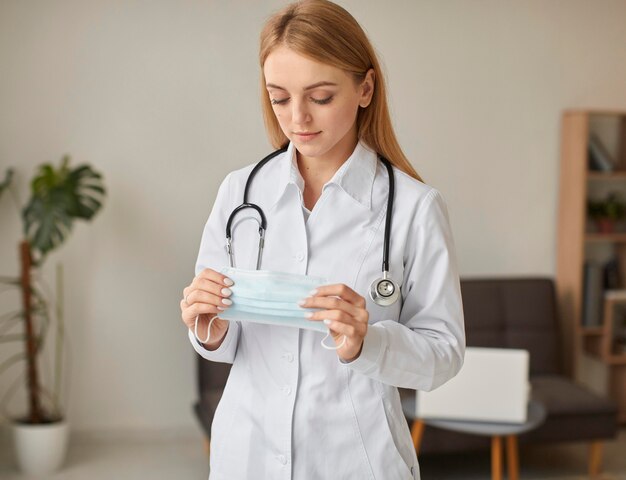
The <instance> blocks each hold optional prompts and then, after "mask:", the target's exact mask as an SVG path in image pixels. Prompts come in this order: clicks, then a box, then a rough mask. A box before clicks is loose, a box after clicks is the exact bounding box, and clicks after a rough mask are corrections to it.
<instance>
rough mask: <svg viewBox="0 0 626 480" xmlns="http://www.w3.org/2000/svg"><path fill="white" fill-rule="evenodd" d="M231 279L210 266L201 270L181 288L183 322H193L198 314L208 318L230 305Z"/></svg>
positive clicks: (187, 323) (192, 323)
mask: <svg viewBox="0 0 626 480" xmlns="http://www.w3.org/2000/svg"><path fill="white" fill-rule="evenodd" d="M230 285H233V281H232V280H230V279H229V278H228V277H226V276H224V275H222V274H221V273H218V272H216V271H215V270H212V269H210V268H206V269H204V270H202V271H201V272H200V273H199V274H198V275H196V277H195V278H194V279H193V281H192V282H191V284H190V285H189V286H187V287H185V288H184V289H183V299H182V300H181V301H180V309H181V312H182V319H183V322H184V323H185V324H186V325H187V326H188V327H189V326H193V325H194V324H195V318H196V316H198V315H202V316H203V317H204V316H208V317H209V318H211V317H213V316H215V314H219V313H220V312H222V311H223V310H225V309H226V308H228V307H229V306H230V305H232V301H231V300H230V299H228V297H229V296H230V295H231V294H232V291H231V290H230V288H228V287H229V286H230Z"/></svg>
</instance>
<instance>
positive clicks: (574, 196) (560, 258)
mask: <svg viewBox="0 0 626 480" xmlns="http://www.w3.org/2000/svg"><path fill="white" fill-rule="evenodd" d="M560 155H561V161H560V162H561V163H560V183H559V210H558V212H559V214H558V233H557V269H556V270H557V273H556V288H557V293H558V298H559V312H560V315H561V321H562V330H563V332H564V336H565V338H564V345H565V346H566V349H567V351H566V359H565V361H566V365H567V367H568V371H569V373H570V375H571V376H572V377H573V378H574V379H575V380H578V381H582V377H583V375H582V374H583V371H582V366H581V360H583V356H584V355H590V356H593V357H595V358H596V359H598V360H599V361H601V362H602V363H603V364H604V366H605V367H604V368H606V372H607V375H606V378H607V394H608V395H610V396H611V397H612V398H613V399H614V400H615V401H616V403H617V404H618V408H619V419H620V421H621V422H624V423H626V353H622V351H621V348H623V347H622V345H623V341H624V340H623V338H624V329H626V231H622V230H623V228H619V226H618V227H617V228H618V230H617V231H615V232H613V233H600V232H593V231H592V232H589V231H587V225H588V224H589V223H590V222H591V219H590V218H589V216H588V201H589V200H595V199H596V198H597V199H599V198H602V197H605V196H606V194H607V192H609V191H618V192H619V193H623V195H622V198H626V182H624V181H625V180H626V111H617V110H593V109H591V110H580V109H575V110H566V111H565V112H563V114H562V117H561V148H560ZM592 168H593V169H592ZM596 169H597V170H596ZM608 260H612V263H611V270H609V269H608V262H607V261H608ZM592 264H594V265H592ZM592 286H593V287H595V288H591V287H592ZM609 288H610V290H609ZM616 345H619V349H616V348H618V347H616Z"/></svg>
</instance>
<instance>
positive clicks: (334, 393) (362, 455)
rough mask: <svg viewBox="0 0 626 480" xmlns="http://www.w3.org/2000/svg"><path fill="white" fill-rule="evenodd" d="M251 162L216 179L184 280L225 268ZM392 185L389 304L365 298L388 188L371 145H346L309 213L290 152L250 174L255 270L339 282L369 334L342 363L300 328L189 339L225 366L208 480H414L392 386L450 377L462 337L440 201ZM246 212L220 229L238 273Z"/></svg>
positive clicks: (405, 178)
mask: <svg viewBox="0 0 626 480" xmlns="http://www.w3.org/2000/svg"><path fill="white" fill-rule="evenodd" d="M253 166H254V164H251V165H248V166H247V167H244V168H241V169H239V170H236V171H233V172H231V173H230V174H228V175H227V176H226V178H225V179H224V181H223V182H222V184H221V186H220V188H219V191H218V194H217V198H216V200H215V204H214V206H213V210H212V211H211V214H210V216H209V219H208V221H207V223H206V226H205V228H204V231H203V234H202V241H201V244H200V251H199V255H198V259H197V263H196V268H195V272H196V274H198V273H199V272H200V271H201V270H202V269H204V268H206V267H210V268H213V269H215V270H219V269H220V268H221V267H223V266H227V265H228V256H227V254H226V250H225V243H226V241H225V227H226V221H227V219H228V216H229V214H230V213H231V211H232V210H233V209H234V208H235V207H237V206H238V205H240V204H241V203H242V201H243V191H244V185H245V182H246V179H247V178H248V174H249V173H250V171H251V170H252V167H253ZM394 176H395V182H396V185H395V188H396V193H395V204H394V210H393V219H392V227H391V237H390V256H389V258H390V260H389V261H390V275H391V277H392V278H394V279H396V280H397V281H398V282H401V288H402V295H401V298H400V299H399V300H398V301H397V302H396V303H395V304H394V305H392V306H389V307H380V306H378V305H376V304H375V303H374V302H373V301H372V300H371V299H370V297H369V294H368V291H369V288H370V284H371V283H372V281H373V280H374V279H376V278H379V277H380V276H381V265H382V252H383V233H384V226H385V213H386V206H387V194H388V185H389V184H388V177H387V170H386V168H385V167H384V165H382V163H380V162H379V161H377V156H376V154H375V153H374V152H373V151H372V150H370V149H369V148H368V147H367V146H366V145H365V144H364V143H363V142H359V143H358V144H357V146H356V148H355V150H354V152H353V153H352V155H351V156H350V158H349V159H348V160H347V161H346V162H345V163H344V164H343V165H342V166H341V167H340V168H339V170H338V171H337V172H336V173H335V175H334V176H333V178H332V179H331V180H330V181H329V182H328V183H327V184H326V185H324V188H323V189H322V194H321V197H320V198H319V200H318V201H317V203H316V204H315V206H314V208H313V210H312V212H310V215H308V213H309V212H308V211H307V210H306V209H305V208H304V203H303V196H302V192H303V190H304V181H303V179H302V176H301V175H300V172H299V170H298V167H297V163H296V157H295V147H294V145H293V143H290V144H289V147H288V149H287V151H286V152H285V153H282V154H280V155H278V156H277V157H275V158H273V159H272V160H270V161H269V163H267V164H266V165H265V166H264V167H263V168H262V169H261V170H260V171H259V172H258V173H257V174H256V176H255V177H254V180H253V181H252V186H251V188H250V193H249V201H252V202H255V203H257V204H258V205H259V206H260V207H261V208H262V209H263V210H264V212H265V215H266V216H267V232H266V237H265V250H264V252H263V257H262V264H261V269H263V270H276V271H283V272H291V273H298V274H309V275H319V276H323V277H326V278H327V279H328V282H329V284H331V283H345V284H346V285H348V286H349V287H351V288H352V289H354V290H355V291H356V292H358V293H359V294H360V295H362V296H363V297H365V299H366V301H367V310H368V312H369V327H368V332H367V335H366V337H365V341H364V344H363V349H362V352H361V354H360V356H359V357H358V358H357V359H356V360H354V361H352V362H349V363H344V362H342V361H341V360H340V359H339V357H338V356H337V354H336V353H335V352H334V351H329V350H325V349H324V348H322V347H321V345H320V340H321V339H322V338H323V337H324V334H322V333H319V332H315V331H311V330H300V329H297V328H293V327H284V326H274V325H264V324H256V323H250V322H231V324H230V327H229V330H228V333H227V335H226V338H225V339H224V342H223V343H222V345H221V346H220V347H219V348H218V349H217V350H215V351H208V350H206V349H204V348H203V347H202V346H201V344H199V343H198V342H197V341H196V339H195V338H194V336H193V333H192V332H191V330H190V331H189V339H190V341H191V343H192V345H193V347H194V349H195V350H196V351H197V352H198V353H199V354H200V355H201V356H202V357H204V358H206V359H207V360H210V361H216V362H227V363H232V364H233V366H232V369H231V373H230V377H229V379H228V382H227V384H226V387H225V389H224V394H223V396H222V399H221V401H220V403H219V405H218V407H217V411H216V412H215V418H214V420H213V425H212V428H211V458H210V470H211V473H210V479H212V480H238V479H255V480H256V479H271V480H280V479H295V480H317V479H342V480H345V479H355V480H357V479H358V480H361V479H384V480H386V479H393V480H396V479H417V478H419V468H418V463H417V458H416V454H415V450H414V448H413V445H412V441H411V437H410V432H409V429H408V426H407V422H406V420H405V417H404V415H403V413H402V408H401V404H400V397H399V395H398V390H397V388H396V387H405V388H412V389H420V390H431V389H433V388H436V387H437V386H439V385H441V384H443V383H444V382H446V381H447V380H449V379H450V378H452V377H453V376H454V375H455V374H456V373H457V372H458V371H459V369H460V368H461V365H462V363H463V356H464V351H465V331H464V323H463V309H462V301H461V292H460V285H459V275H458V267H457V260H456V253H455V247H454V241H453V237H452V231H451V229H450V224H449V219H448V213H447V207H446V204H445V201H444V198H443V197H442V195H441V194H440V193H439V191H437V190H436V189H434V188H432V187H430V186H428V185H425V184H423V183H421V182H419V181H417V180H415V179H414V178H412V177H410V176H409V175H407V174H405V173H403V172H402V171H400V170H398V169H396V168H395V167H394ZM250 212H252V213H250ZM254 215H256V214H255V213H254V212H253V211H252V210H250V209H247V210H244V211H243V212H240V213H239V215H238V217H237V219H236V220H235V221H234V222H233V248H234V256H235V266H236V267H239V268H247V269H254V268H255V266H256V257H257V245H258V223H257V222H256V221H255V220H254V219H253V218H252V217H253V216H254ZM307 217H308V218H307ZM326 341H327V342H328V341H329V339H327V340H326ZM331 343H332V341H331Z"/></svg>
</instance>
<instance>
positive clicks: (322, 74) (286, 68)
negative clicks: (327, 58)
mask: <svg viewBox="0 0 626 480" xmlns="http://www.w3.org/2000/svg"><path fill="white" fill-rule="evenodd" d="M263 73H264V74H265V81H266V83H273V84H275V85H279V86H281V87H284V88H286V89H288V90H291V89H293V90H301V89H303V88H304V87H306V86H308V85H311V84H313V83H316V82H319V81H329V82H335V83H337V84H340V85H341V84H343V83H345V82H346V81H347V80H348V79H349V77H348V75H347V74H346V73H345V72H344V71H343V70H341V69H339V68H337V67H333V66H332V65H327V64H325V63H320V62H317V61H315V60H312V59H311V58H309V57H305V56H303V55H300V54H299V53H297V52H295V51H293V50H291V49H289V48H287V47H284V46H281V47H278V48H276V49H274V50H273V51H272V52H271V53H270V54H269V55H268V56H267V58H266V60H265V64H264V65H263Z"/></svg>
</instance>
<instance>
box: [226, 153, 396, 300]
mask: <svg viewBox="0 0 626 480" xmlns="http://www.w3.org/2000/svg"><path fill="white" fill-rule="evenodd" d="M286 150H287V147H284V148H281V149H279V150H276V151H275V152H272V153H270V154H269V155H268V156H267V157H265V158H264V159H263V160H261V161H260V162H259V163H257V164H256V165H255V166H254V168H253V169H252V171H251V172H250V175H249V176H248V179H247V180H246V187H245V189H244V192H243V203H242V204H241V205H239V206H238V207H237V208H235V209H234V210H233V211H232V213H231V214H230V216H229V217H228V222H227V223H226V251H227V252H228V260H229V263H230V266H231V267H234V266H235V261H234V258H233V247H232V233H231V224H232V222H233V218H234V217H235V215H237V213H239V212H240V211H241V210H244V209H246V208H252V209H254V210H256V211H257V212H258V214H259V216H260V217H261V221H260V222H259V249H258V254H257V260H256V269H257V270H258V269H259V268H260V267H261V256H262V255H263V246H264V243H265V229H266V228H267V220H266V218H265V214H264V213H263V210H262V209H261V207H259V206H258V205H256V204H254V203H250V202H248V191H249V189H250V182H251V181H252V179H253V178H254V176H255V175H256V173H257V172H258V171H259V170H260V169H261V168H262V167H263V165H265V164H266V163H267V162H269V161H270V160H271V159H272V158H274V157H275V156H276V155H279V154H281V153H283V152H285V151H286ZM378 158H379V159H380V161H381V162H383V165H385V167H387V173H388V174H389V195H388V196H387V216H386V218H385V240H384V244H383V276H382V278H377V279H376V280H374V281H373V282H372V285H371V286H370V291H369V294H370V298H371V299H372V300H373V301H374V302H375V303H376V304H377V305H380V306H382V307H387V306H389V305H393V304H394V303H395V302H396V301H397V300H398V297H399V296H400V286H399V285H398V284H397V283H396V282H395V281H394V280H393V279H392V278H391V277H390V275H389V235H390V232H391V216H392V211H393V196H394V193H395V185H394V178H393V169H392V168H391V163H390V162H389V160H387V159H386V158H385V157H383V156H382V155H379V156H378ZM257 221H258V220H257Z"/></svg>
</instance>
